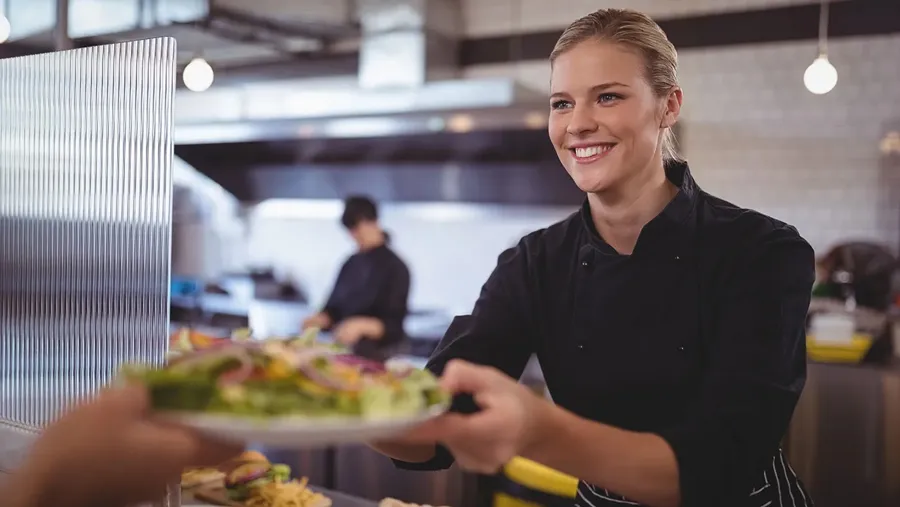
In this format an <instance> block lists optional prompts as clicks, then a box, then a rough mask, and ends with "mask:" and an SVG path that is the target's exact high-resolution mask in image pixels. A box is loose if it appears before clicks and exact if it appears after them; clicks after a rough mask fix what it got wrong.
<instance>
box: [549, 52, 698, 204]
mask: <svg viewBox="0 0 900 507" xmlns="http://www.w3.org/2000/svg"><path fill="white" fill-rule="evenodd" d="M550 93H551V95H550V120H549V132H550V140H551V141H552V142H553V145H554V146H555V147H556V153H557V155H559V160H560V161H561V162H562V164H563V166H565V168H566V171H568V173H569V175H570V176H571V177H572V179H573V180H574V181H575V184H577V185H578V188H580V189H581V190H583V191H585V192H595V193H602V192H605V191H609V190H614V189H617V188H618V189H621V188H623V187H624V186H625V185H627V183H628V182H629V181H631V180H635V181H639V180H641V179H643V178H644V177H647V176H648V175H649V174H650V173H652V172H653V171H655V170H658V168H659V167H660V165H661V163H662V154H661V142H662V133H663V129H662V127H663V126H671V125H673V124H674V123H675V119H677V117H678V111H679V109H680V106H681V91H680V90H675V91H673V93H671V94H670V95H669V96H668V97H664V98H659V97H657V96H656V94H654V93H653V89H652V88H651V87H650V85H649V84H648V83H647V80H646V79H645V70H644V61H643V59H642V57H641V56H640V55H639V54H638V53H637V52H635V51H631V50H629V49H628V48H625V47H622V46H620V45H616V44H613V43H610V42H605V41H601V40H588V41H585V42H582V43H580V44H578V45H576V46H575V47H573V48H571V49H570V50H568V51H566V52H565V53H562V54H561V55H559V56H558V57H557V59H556V61H555V62H554V63H553V69H552V74H551V84H550Z"/></svg>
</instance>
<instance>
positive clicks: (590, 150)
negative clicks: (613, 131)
mask: <svg viewBox="0 0 900 507" xmlns="http://www.w3.org/2000/svg"><path fill="white" fill-rule="evenodd" d="M613 146H615V145H613V144H602V145H598V146H587V147H585V148H575V156H576V157H578V158H587V157H593V156H594V155H597V154H600V153H606V152H607V151H609V150H611V149H613Z"/></svg>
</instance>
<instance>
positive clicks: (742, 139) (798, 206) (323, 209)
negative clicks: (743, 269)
mask: <svg viewBox="0 0 900 507" xmlns="http://www.w3.org/2000/svg"><path fill="white" fill-rule="evenodd" d="M599 7H629V8H633V9H637V10H641V11H644V12H646V13H648V14H650V15H652V16H653V17H654V18H655V19H656V20H657V21H658V22H659V24H660V25H661V26H662V27H663V29H664V30H665V31H666V32H667V34H668V36H669V38H670V39H671V40H672V42H673V43H674V44H675V46H676V47H677V48H678V50H679V57H680V76H679V77H680V80H681V84H682V86H683V88H684V89H685V107H684V109H683V111H682V116H681V120H680V121H679V124H678V129H677V138H678V143H679V147H680V150H681V152H682V153H683V154H684V155H685V156H686V157H687V159H688V160H689V162H690V164H691V169H692V171H693V173H694V175H695V177H696V178H697V180H698V182H699V184H700V185H701V186H702V187H703V188H704V189H706V190H708V191H710V192H712V193H714V194H716V195H718V196H721V197H723V198H725V199H728V200H730V201H732V202H735V203H737V204H739V205H742V206H745V207H750V208H755V209H757V210H759V211H761V212H764V213H766V214H770V215H773V216H775V217H777V218H779V219H782V220H784V221H786V222H789V223H791V224H793V225H795V226H797V228H798V229H799V230H800V232H801V234H802V235H803V236H804V237H805V238H806V239H807V240H808V241H809V242H810V243H812V245H813V247H814V248H815V249H816V252H817V254H818V255H819V257H820V259H821V263H820V284H819V285H818V286H817V287H816V298H815V300H814V303H813V307H812V310H811V312H810V355H811V357H810V369H809V381H808V385H807V388H806V392H805V394H804V398H803V400H802V401H801V404H800V406H799V407H798V409H797V412H796V415H795V420H794V423H793V426H792V428H791V431H790V433H789V435H788V438H787V439H786V442H785V446H786V449H787V450H788V452H789V454H790V456H791V461H792V462H793V463H794V465H795V467H796V468H797V472H798V474H799V475H800V476H801V477H803V479H804V480H805V481H806V482H807V483H808V484H809V486H810V488H811V490H812V492H813V494H814V497H815V498H816V500H817V502H818V504H819V505H820V506H822V507H844V506H852V507H866V506H888V505H894V506H896V505H900V328H898V324H897V323H898V322H900V310H898V307H900V291H898V286H900V282H898V280H900V277H898V274H897V273H898V269H897V268H898V264H897V254H898V247H900V3H898V2H896V1H891V0H881V1H865V0H851V1H835V2H830V3H825V4H820V3H818V2H810V1H809V0H727V1H719V0H715V1H714V0H690V1H688V0H682V1H672V0H639V1H630V2H626V1H621V0H610V1H607V2H596V1H587V0H567V1H565V2H559V3H555V4H551V3H550V2H546V1H544V0H456V1H453V0H355V1H351V0H254V1H246V0H217V1H212V0H0V13H3V17H0V39H7V40H6V41H5V42H4V43H3V44H0V58H6V57H15V56H24V55H30V54H37V53H42V52H47V51H52V50H56V49H71V48H84V47H90V46H96V45H103V44H109V43H115V42H121V41H128V40H134V39H142V38H151V37H160V36H168V37H174V38H175V39H177V42H178V60H179V75H178V91H177V95H176V98H175V101H176V102H175V103H176V106H175V142H176V148H175V153H176V160H175V164H176V165H175V168H174V171H175V172H174V179H175V182H174V184H175V189H174V194H173V199H174V204H173V206H174V208H173V210H174V216H173V237H172V294H171V316H172V321H173V329H177V328H181V327H185V326H188V327H192V328H195V329H197V330H201V331H202V332H205V333H210V334H216V335H228V334H230V333H232V332H233V331H234V330H236V329H240V328H245V327H249V328H252V330H253V332H254V334H255V335H257V336H275V335H285V334H292V333H296V332H298V330H299V326H300V323H301V322H302V321H303V319H305V318H306V317H308V316H309V315H311V314H312V313H314V312H316V311H318V309H319V308H320V307H321V305H322V304H324V302H325V299H326V298H327V297H328V294H329V291H330V290H331V287H332V285H333V283H334V281H335V278H336V276H337V271H338V269H339V268H340V266H341V263H342V262H343V261H344V259H345V258H346V257H347V256H348V255H350V254H351V253H352V252H353V251H354V248H355V247H354V244H353V243H352V240H351V238H350V236H349V235H348V234H347V231H345V230H344V229H343V228H342V227H341V225H340V216H341V213H342V211H343V199H344V198H345V197H346V196H348V195H353V194H363V195H367V196H369V197H371V198H372V199H374V200H375V201H377V202H378V203H379V211H380V216H379V219H380V222H381V224H382V226H383V227H384V228H385V229H386V230H388V231H389V232H390V233H391V237H392V241H391V247H392V248H393V249H394V250H395V251H396V252H397V253H398V255H400V257H402V258H403V259H404V261H405V262H406V263H407V265H408V267H409V270H410V271H411V274H412V283H411V290H410V295H409V300H408V305H409V310H410V313H409V316H408V317H407V319H406V322H405V329H406V333H407V335H408V337H409V342H408V346H407V349H406V350H405V353H406V354H408V355H410V356H413V357H418V358H425V357H427V355H428V354H429V353H430V351H431V350H432V349H433V347H434V346H435V344H436V343H437V340H439V339H440V337H441V336H442V334H443V332H444V330H445V329H446V327H447V326H448V324H449V322H450V320H451V317H452V316H453V315H455V314H460V313H466V312H468V311H469V310H470V308H471V306H472V304H473V302H474V300H475V298H476V296H477V294H478V292H479V289H480V287H481V284H482V283H483V282H484V280H485V279H486V278H487V276H488V274H489V273H490V271H491V270H492V269H493V267H494V264H495V262H496V258H497V255H498V254H499V253H500V252H501V251H502V250H503V249H504V248H507V247H509V246H511V245H512V244H513V243H514V242H515V241H516V240H517V239H518V238H519V237H521V236H522V235H523V234H525V233H527V232H529V231H532V230H534V229H537V228H540V227H543V226H546V225H548V224H550V223H552V222H554V221H557V220H560V219H562V218H564V217H565V216H567V215H568V214H569V213H571V212H572V211H573V210H574V209H575V208H576V207H577V206H578V205H579V204H580V201H581V199H582V196H581V195H580V194H579V192H578V190H577V189H576V188H575V186H574V185H573V184H572V183H571V182H570V180H569V179H568V176H567V175H566V173H565V171H564V170H563V169H562V168H561V167H560V166H559V164H558V161H557V160H556V155H555V153H554V151H553V148H552V147H551V145H550V143H549V141H548V140H547V138H546V120H547V103H546V99H545V94H546V91H547V87H548V82H549V67H548V64H547V61H546V60H547V56H548V55H549V52H550V50H551V49H552V47H553V44H554V42H555V40H556V38H557V36H558V35H559V33H561V31H562V29H563V28H564V27H565V26H566V25H567V24H568V23H569V22H571V21H572V20H574V19H575V18H577V17H579V16H581V15H583V14H586V13H588V12H590V11H592V10H595V9H597V8H599ZM4 20H5V21H6V22H4ZM817 57H818V58H817ZM814 60H815V62H814ZM829 62H830V63H829ZM526 375H527V378H526V379H525V380H526V381H527V382H529V383H532V384H534V385H535V387H536V388H537V389H539V390H540V389H541V385H540V371H539V367H538V366H537V365H535V368H532V369H531V370H530V371H529V372H528V373H527V374H526ZM285 459H286V460H290V461H291V464H293V465H294V466H295V468H296V469H297V472H298V473H300V474H303V475H308V476H309V477H311V478H312V479H313V481H314V482H316V483H318V484H322V485H327V486H329V487H332V488H335V489H338V490H342V491H345V492H349V493H353V494H356V495H358V496H362V497H369V498H373V499H374V498H381V497H383V496H389V495H392V496H398V497H404V498H406V499H409V500H418V501H421V502H426V501H427V502H431V503H435V504H437V503H450V504H453V505H460V506H461V505H473V504H472V503H469V502H471V501H473V500H471V499H472V498H474V496H473V495H476V494H477V493H474V492H473V491H476V489H475V488H474V486H472V484H474V482H473V480H472V478H471V477H466V476H463V475H462V474H460V473H459V472H455V471H450V472H446V473H441V474H433V475H421V474H420V475H416V476H415V477H414V478H411V476H410V473H409V472H400V471H395V470H393V469H392V468H391V466H390V464H389V463H388V461H387V460H386V459H384V458H381V457H380V456H376V455H375V454H374V453H371V452H369V451H367V450H364V449H339V450H334V451H333V452H331V453H327V452H317V453H293V454H292V455H290V456H286V457H285Z"/></svg>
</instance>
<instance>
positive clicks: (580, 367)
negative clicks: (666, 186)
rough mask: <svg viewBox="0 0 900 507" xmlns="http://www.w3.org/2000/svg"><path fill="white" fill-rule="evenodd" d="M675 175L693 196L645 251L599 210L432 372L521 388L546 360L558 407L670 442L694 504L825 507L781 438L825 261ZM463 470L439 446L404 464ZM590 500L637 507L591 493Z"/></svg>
mask: <svg viewBox="0 0 900 507" xmlns="http://www.w3.org/2000/svg"><path fill="white" fill-rule="evenodd" d="M666 174H667V177H668V178H669V180H670V181H671V182H672V183H674V184H675V185H677V186H678V187H679V189H680V191H679V192H678V194H677V195H676V196H675V198H674V199H673V200H672V202H670V203H669V204H668V205H667V206H666V208H665V209H664V210H663V211H662V212H661V213H660V214H659V215H658V216H657V217H655V218H654V219H653V220H651V221H650V222H649V223H648V224H647V225H646V226H645V227H644V228H643V230H642V231H641V234H640V236H639V238H638V241H637V244H636V245H635V248H634V252H633V253H632V254H631V255H621V254H618V253H617V252H616V251H615V250H614V249H613V248H612V247H610V245H608V244H607V243H606V242H605V241H604V240H603V238H601V237H600V236H599V235H598V233H597V231H596V229H595V228H594V226H593V221H592V219H591V214H590V210H589V207H588V204H587V202H585V204H584V205H583V207H582V209H581V211H580V212H578V213H575V214H573V215H572V216H570V217H569V218H567V219H565V220H563V221H562V222H559V223H557V224H554V225H552V226H550V227H548V228H546V229H542V230H539V231H536V232H533V233H531V234H529V235H527V236H525V237H524V238H523V239H522V240H521V241H520V242H519V243H518V245H517V246H515V247H514V248H511V249H509V250H507V251H505V252H503V253H502V254H501V255H500V257H499V261H498V264H497V267H496V268H495V270H494V272H493V273H492V274H491V276H490V277H489V279H488V281H487V283H486V284H485V285H484V287H483V288H482V291H481V294H480V296H479V298H478V300H477V302H476V303H475V308H474V310H473V311H472V314H471V315H468V316H464V317H457V318H456V319H455V320H454V321H453V323H452V325H451V326H450V328H449V329H448V331H447V333H446V335H445V337H444V339H443V340H442V341H441V343H440V345H439V346H438V348H437V349H436V351H435V353H434V354H433V356H432V358H431V359H430V361H429V362H428V366H427V367H428V368H429V369H430V370H431V371H433V372H434V373H436V374H440V373H441V372H442V370H443V368H444V366H445V365H446V363H447V362H448V361H449V360H450V359H454V358H461V359H465V360H468V361H471V362H474V363H479V364H485V365H490V366H494V367H496V368H499V369H500V370H502V371H504V372H505V373H507V374H508V375H510V376H511V377H514V378H519V376H520V375H521V374H522V371H523V369H524V367H525V364H526V362H527V361H528V359H529V357H530V356H531V354H532V353H534V354H537V357H538V359H539V361H540V365H541V368H542V370H543V373H544V377H545V380H546V382H547V387H548V389H549V391H550V394H551V396H552V397H553V400H554V402H555V403H557V404H558V405H560V406H562V407H564V408H566V409H568V410H570V411H572V412H574V413H575V414H577V415H579V416H581V417H584V418H587V419H590V420H593V421H598V422H603V423H607V424H611V425H614V426H618V427H621V428H624V429H628V430H633V431H641V432H654V433H657V434H659V435H660V436H662V438H664V439H665V440H666V441H667V442H668V443H669V445H670V446H671V447H672V449H673V450H674V452H675V456H676V458H677V461H678V465H679V472H680V474H679V475H680V480H681V494H682V500H683V502H682V505H683V506H684V507H707V506H709V507H738V506H748V507H749V506H752V507H761V506H763V505H771V506H773V507H775V506H778V507H782V506H784V507H788V506H789V507H795V506H796V507H800V506H805V505H811V502H810V503H807V502H808V500H807V496H808V495H807V493H806V491H805V490H804V489H803V486H802V485H801V484H800V482H799V480H798V479H797V477H796V475H794V473H793V471H792V470H791V469H790V466H789V465H788V464H787V462H786V461H785V460H784V457H783V456H782V454H781V451H780V441H781V439H782V437H783V435H784V433H785V431H786V429H787V426H788V423H789V420H790V418H791V415H792V413H793V410H794V406H795V405H796V403H797V399H798V398H799V396H800V392H801V390H802V388H803V385H804V382H805V379H806V342H805V319H806V312H807V310H808V307H809V302H810V295H811V290H812V285H813V281H814V279H815V267H814V262H815V261H814V253H813V250H812V248H811V247H810V246H809V244H808V243H807V242H806V241H804V240H803V239H802V238H801V237H800V236H799V234H798V233H797V231H796V230H795V229H794V228H793V227H791V226H789V225H787V224H784V223H782V222H779V221H777V220H775V219H773V218H770V217H767V216H764V215H762V214H760V213H757V212H754V211H750V210H746V209H741V208H738V207H737V206H734V205H733V204H730V203H728V202H725V201H723V200H721V199H718V198H716V197H713V196H711V195H709V194H707V193H705V192H703V191H702V190H700V189H699V188H698V187H697V186H696V184H695V182H694V180H693V178H692V177H691V175H690V171H689V170H688V167H687V165H686V164H684V163H670V164H667V166H666ZM474 407H475V405H474V403H473V402H472V400H471V397H466V396H462V397H457V398H456V399H455V400H454V404H453V410H456V411H461V412H470V411H473V410H475V408H474ZM452 462H453V458H452V456H451V455H450V454H449V453H448V452H447V450H446V449H444V448H440V447H439V448H438V453H437V455H436V456H435V458H434V459H432V460H431V461H430V462H427V463H424V464H411V463H402V462H398V463H397V464H398V466H400V467H401V468H406V469H420V470H422V469H425V470H428V469H442V468H446V467H449V466H450V465H451V464H452ZM578 495H579V496H578V502H579V505H583V506H585V507H586V506H588V505H593V506H599V505H617V506H621V505H622V504H623V503H626V504H628V503H631V504H633V505H634V503H633V502H630V501H629V500H627V499H624V498H622V497H620V496H617V495H616V494H614V493H612V492H609V491H606V490H604V489H601V488H598V487H594V486H592V485H588V484H580V485H579V490H578ZM767 502H771V503H767Z"/></svg>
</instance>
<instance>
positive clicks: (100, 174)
mask: <svg viewBox="0 0 900 507" xmlns="http://www.w3.org/2000/svg"><path fill="white" fill-rule="evenodd" d="M174 93H175V41H174V40H173V39H168V38H163V39H152V40H143V41H137V42H129V43H125V44H115V45H110V46H102V47H94V48H88V49H78V50H74V51H66V52H59V53H50V54H44V55H37V56H30V57H25V58H16V59H8V60H0V430H2V429H3V428H2V427H3V426H4V425H6V426H8V427H9V428H11V427H13V426H23V427H26V428H40V427H41V426H42V425H44V424H45V423H46V422H48V421H50V420H52V419H53V418H55V417H56V416H57V415H58V414H59V412H60V410H61V409H62V408H64V406H65V405H66V404H67V403H68V402H69V401H71V400H73V399H78V398H81V397H84V396H85V395H89V394H91V393H92V392H94V391H96V390H97V389H99V388H101V387H102V386H104V385H105V384H106V383H107V382H108V381H109V379H110V376H111V374H113V373H114V372H115V371H116V369H117V367H118V366H119V365H120V364H121V363H122V362H123V361H131V360H140V361H150V362H155V363H158V362H160V361H162V359H163V357H164V355H165V350H166V346H167V339H166V336H167V334H168V313H169V303H168V295H169V242H170V235H171V201H172V156H173V142H172V130H173V97H174ZM0 439H2V436H0ZM0 458H2V456H0ZM0 465H2V463H0ZM0 468H3V466H0Z"/></svg>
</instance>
